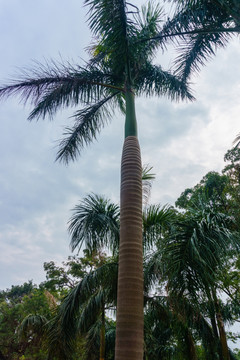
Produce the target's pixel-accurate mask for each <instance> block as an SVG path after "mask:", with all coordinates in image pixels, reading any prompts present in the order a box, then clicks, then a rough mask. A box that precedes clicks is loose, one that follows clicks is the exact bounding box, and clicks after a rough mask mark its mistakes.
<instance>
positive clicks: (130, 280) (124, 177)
mask: <svg viewBox="0 0 240 360" xmlns="http://www.w3.org/2000/svg"><path fill="white" fill-rule="evenodd" d="M142 359H143V254H142V164H141V155H140V147H139V144H138V139H137V137H136V136H128V137H126V139H125V142H124V145H123V153H122V165H121V195H120V247H119V270H118V295H117V328H116V347H115V360H142Z"/></svg>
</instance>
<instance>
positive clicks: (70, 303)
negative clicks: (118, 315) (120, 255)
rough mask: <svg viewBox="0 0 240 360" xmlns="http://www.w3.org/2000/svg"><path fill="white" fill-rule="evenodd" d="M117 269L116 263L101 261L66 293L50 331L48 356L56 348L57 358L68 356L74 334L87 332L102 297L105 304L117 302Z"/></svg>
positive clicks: (94, 319)
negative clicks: (101, 264)
mask: <svg viewBox="0 0 240 360" xmlns="http://www.w3.org/2000/svg"><path fill="white" fill-rule="evenodd" d="M117 270H118V266H117V264H116V263H107V264H104V265H103V266H101V267H100V268H98V269H96V270H95V271H93V272H91V273H89V274H88V275H86V276H85V277H84V278H83V279H82V281H81V282H80V283H79V284H78V285H77V286H76V287H75V288H74V289H72V290H71V291H70V292H69V293H68V295H67V296H66V298H65V299H64V300H63V302H62V303H61V305H60V306H59V308H58V310H57V313H56V316H55V318H54V320H53V321H52V323H51V328H50V330H49V340H50V342H49V348H50V359H51V356H52V357H53V356H54V353H55V352H56V351H57V354H58V353H59V356H62V357H60V359H69V358H68V356H71V355H72V354H73V349H74V346H75V341H76V338H77V335H78V334H79V333H81V332H83V333H84V332H86V331H87V330H88V329H89V327H90V326H92V325H93V323H94V322H95V321H96V318H97V316H98V314H99V312H100V310H101V307H102V304H103V300H104V304H105V306H106V305H107V304H108V303H113V302H116V293H117V281H116V280H117ZM59 342H60V343H59ZM70 358H71V357H70Z"/></svg>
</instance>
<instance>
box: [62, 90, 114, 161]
mask: <svg viewBox="0 0 240 360" xmlns="http://www.w3.org/2000/svg"><path fill="white" fill-rule="evenodd" d="M115 95H116V94H115V93H114V94H112V95H110V96H108V97H106V98H104V99H103V100H100V101H99V102H97V103H95V104H93V105H91V106H87V107H86V108H84V109H81V110H79V111H77V112H76V113H75V115H74V118H75V124H74V126H73V127H71V128H70V127H67V128H65V132H64V134H63V135H64V138H63V139H62V140H61V141H60V143H59V150H58V153H57V157H56V160H60V161H63V162H64V163H66V164H68V163H69V161H70V160H75V159H76V158H77V156H78V155H80V153H81V150H82V149H83V148H84V145H89V144H90V143H91V142H92V141H93V140H95V139H96V137H97V135H98V133H99V132H100V131H101V129H102V128H103V127H104V125H105V124H106V123H107V122H108V121H109V119H110V115H111V112H110V109H109V102H110V101H111V99H112V98H113V97H114V96H115ZM107 106H108V107H107Z"/></svg>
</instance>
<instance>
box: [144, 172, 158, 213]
mask: <svg viewBox="0 0 240 360" xmlns="http://www.w3.org/2000/svg"><path fill="white" fill-rule="evenodd" d="M151 171H152V166H149V165H144V166H143V168H142V191H143V206H144V207H146V206H147V204H148V202H149V199H150V194H151V189H152V182H153V180H154V179H155V174H153V173H151Z"/></svg>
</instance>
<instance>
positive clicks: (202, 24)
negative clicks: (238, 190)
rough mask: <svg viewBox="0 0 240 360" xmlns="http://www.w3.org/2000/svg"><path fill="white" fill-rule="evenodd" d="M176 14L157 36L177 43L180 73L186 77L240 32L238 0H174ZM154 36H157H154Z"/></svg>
mask: <svg viewBox="0 0 240 360" xmlns="http://www.w3.org/2000/svg"><path fill="white" fill-rule="evenodd" d="M172 3H174V4H176V13H175V16H174V17H173V19H169V20H168V22H167V23H166V24H165V26H164V28H163V31H162V32H161V33H160V34H159V35H158V36H157V39H159V40H160V41H161V40H163V39H165V38H167V39H168V40H169V41H171V42H173V43H175V44H176V45H177V50H178V52H179V56H178V57H177V58H176V60H175V68H176V71H177V73H178V74H180V76H182V77H183V78H185V79H187V78H189V76H190V75H191V74H192V73H193V72H198V71H199V70H200V68H201V67H202V65H205V64H206V62H207V60H208V59H209V58H211V57H213V56H214V55H215V54H216V50H217V49H218V48H224V47H225V46H226V45H227V44H228V42H229V41H230V40H231V39H232V37H233V36H234V35H237V34H239V32H240V15H239V14H240V7H239V2H238V1H235V0H230V1H228V0H214V1H208V0H194V1H192V0H183V1H182V0H173V1H172ZM154 39H155V38H154Z"/></svg>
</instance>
